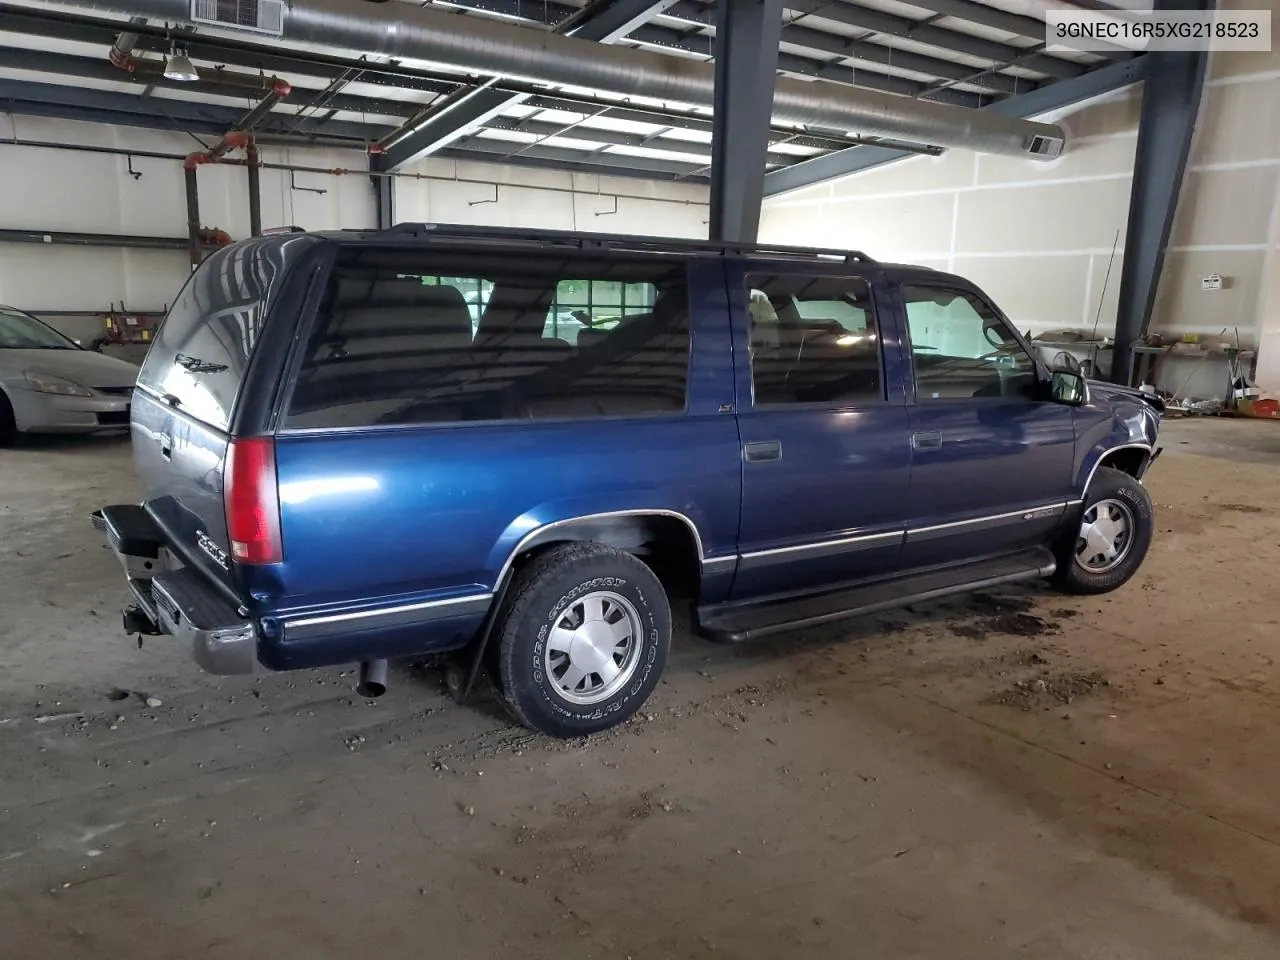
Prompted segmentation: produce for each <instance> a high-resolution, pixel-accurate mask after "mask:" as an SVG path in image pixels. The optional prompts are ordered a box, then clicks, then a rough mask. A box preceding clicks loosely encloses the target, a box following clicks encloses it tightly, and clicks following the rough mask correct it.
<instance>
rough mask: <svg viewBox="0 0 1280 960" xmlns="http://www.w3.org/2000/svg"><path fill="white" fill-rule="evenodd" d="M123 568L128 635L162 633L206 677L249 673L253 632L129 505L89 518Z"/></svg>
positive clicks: (254, 663) (254, 658) (253, 663)
mask: <svg viewBox="0 0 1280 960" xmlns="http://www.w3.org/2000/svg"><path fill="white" fill-rule="evenodd" d="M93 525H94V526H95V527H97V528H98V529H100V530H102V531H103V532H104V533H105V534H106V537H107V543H109V544H110V545H111V549H112V551H113V552H114V553H115V555H116V556H117V557H118V558H119V560H120V563H121V564H122V565H123V567H124V571H125V577H126V579H127V581H128V584H129V590H130V592H131V593H132V594H133V599H134V604H133V606H132V607H130V608H129V609H127V610H126V611H125V614H124V624H125V629H126V630H127V631H129V632H141V633H149V634H153V635H159V634H168V635H169V636H172V637H173V638H174V639H175V640H177V641H178V643H179V644H181V645H182V647H183V648H184V649H185V650H186V651H187V653H188V654H189V655H190V656H191V659H193V660H194V661H195V662H196V663H197V664H198V665H199V666H200V667H201V668H202V669H204V670H206V671H208V672H209V673H217V674H237V673H253V672H254V671H255V670H256V669H257V667H258V630H257V625H256V623H255V622H254V621H253V620H250V619H249V618H247V617H244V616H242V615H241V614H240V612H239V610H237V609H236V607H235V606H234V605H232V604H231V603H230V602H228V601H227V599H226V598H225V597H224V596H223V595H222V594H221V593H220V592H218V591H217V590H215V589H214V588H213V587H211V586H210V585H209V584H208V582H207V581H205V579H204V578H203V577H202V576H201V575H200V574H199V572H197V571H196V570H193V569H191V568H190V567H184V566H182V565H181V563H180V562H179V561H178V560H177V558H175V557H174V556H173V554H172V553H170V552H169V551H168V550H167V549H166V547H165V543H164V535H163V533H162V532H161V531H160V529H159V528H158V527H157V526H156V525H155V523H154V521H152V519H151V518H150V517H149V516H148V515H147V513H146V511H145V510H143V509H142V508H141V507H139V506H137V505H134V504H123V505H119V506H112V507H104V508H103V509H102V510H100V511H98V512H97V513H96V514H94V515H93Z"/></svg>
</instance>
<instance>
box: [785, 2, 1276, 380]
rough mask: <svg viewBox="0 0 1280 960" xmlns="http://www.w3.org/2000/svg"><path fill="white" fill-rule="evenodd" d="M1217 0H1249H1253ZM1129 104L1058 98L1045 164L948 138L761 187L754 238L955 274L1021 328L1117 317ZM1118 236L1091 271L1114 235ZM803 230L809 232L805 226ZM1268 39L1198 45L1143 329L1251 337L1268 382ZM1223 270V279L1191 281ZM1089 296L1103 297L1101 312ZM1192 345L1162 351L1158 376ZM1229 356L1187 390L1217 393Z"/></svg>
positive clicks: (1271, 243)
mask: <svg viewBox="0 0 1280 960" xmlns="http://www.w3.org/2000/svg"><path fill="white" fill-rule="evenodd" d="M1229 5H1234V6H1240V5H1244V6H1248V5H1249V0H1230V3H1229ZM1139 108H1140V100H1139V99H1138V91H1137V89H1136V88H1130V89H1129V90H1127V91H1118V92H1116V93H1115V94H1112V95H1110V96H1108V97H1104V98H1100V99H1099V100H1096V101H1093V102H1092V103H1089V104H1085V105H1079V106H1077V107H1074V108H1072V109H1071V110H1069V111H1067V112H1066V115H1065V117H1064V118H1063V119H1064V122H1065V123H1066V125H1067V127H1068V129H1069V131H1070V132H1071V134H1072V137H1071V141H1070V144H1069V149H1068V151H1067V153H1066V154H1065V155H1064V156H1063V157H1061V158H1060V159H1058V160H1055V161H1052V162H1049V163H1036V162H1033V161H1028V160H1020V159H1016V158H1005V157H993V156H977V155H975V154H972V153H965V152H962V151H954V150H953V151H950V152H948V153H947V154H945V155H943V156H942V157H939V158H913V159H910V160H905V161H901V162H899V163H895V164H892V165H890V166H887V167H882V168H879V169H873V170H870V171H867V172H865V173H862V174H855V175H853V176H850V177H847V178H844V179H843V180H837V181H833V182H830V183H825V184H821V185H817V186H814V187H810V188H807V189H806V190H802V191H796V192H794V193H792V194H788V195H784V196H781V197H778V198H775V199H773V200H769V201H766V204H765V215H764V218H763V226H762V234H761V235H762V238H763V239H767V240H772V241H786V242H820V243H823V244H824V245H830V246H853V247H859V248H862V249H865V250H866V252H867V253H869V254H871V255H872V256H875V257H879V258H882V259H894V260H906V261H909V262H917V263H923V264H925V265H926V266H933V267H937V268H940V269H947V270H951V271H954V272H956V273H960V274H963V275H965V276H967V277H969V278H971V279H972V280H974V281H975V282H977V283H978V284H980V285H981V286H982V287H984V288H985V289H986V290H987V292H988V293H990V295H991V296H992V297H993V298H994V299H995V300H996V301H997V302H998V303H999V304H1000V305H1001V306H1002V307H1003V308H1004V309H1005V311H1006V312H1007V313H1009V315H1010V316H1011V317H1012V318H1013V319H1014V320H1015V321H1016V322H1017V323H1018V325H1019V326H1020V327H1022V328H1023V329H1030V330H1032V331H1035V332H1040V331H1044V330H1047V329H1060V328H1076V329H1083V330H1085V331H1088V330H1090V329H1091V328H1092V327H1093V323H1094V318H1095V317H1099V316H1100V320H1099V322H1098V331H1099V332H1100V333H1103V334H1107V335H1110V334H1112V333H1114V330H1115V315H1116V304H1117V299H1118V294H1119V282H1118V280H1119V272H1120V267H1121V265H1122V263H1123V258H1124V232H1123V231H1124V229H1125V222H1126V218H1127V215H1128V205H1129V192H1130V187H1131V182H1132V171H1133V153H1134V148H1135V146H1136V143H1137V123H1138V115H1139ZM1117 232H1119V246H1118V248H1117V252H1116V256H1115V260H1114V262H1113V263H1112V265H1111V278H1110V281H1109V282H1107V283H1106V292H1105V295H1104V293H1103V284H1104V281H1105V277H1106V270H1107V265H1108V262H1109V261H1111V247H1112V244H1113V243H1114V242H1115V239H1116V236H1117ZM806 238H808V239H807V240H806ZM1278 255H1280V50H1277V51H1276V52H1272V53H1231V54H1217V55H1214V56H1213V57H1212V58H1211V60H1210V65H1209V77H1208V79H1207V82H1206V90H1205V96H1204V100H1203V102H1202V104H1201V109H1200V114H1199V117H1198V123H1197V130H1196V136H1195V141H1194V143H1193V149H1192V154H1191V158H1190V161H1189V165H1188V170H1187V175H1186V179H1185V181H1184V184H1183V188H1182V195H1181V197H1180V200H1179V206H1178V214H1177V218H1176V220H1175V222H1174V227H1173V234H1172V236H1171V238H1170V243H1169V247H1168V250H1167V252H1166V257H1165V263H1164V269H1163V272H1162V273H1161V276H1160V280H1159V287H1158V290H1157V299H1156V304H1155V310H1154V313H1153V317H1152V323H1151V329H1152V332H1155V333H1163V334H1168V335H1172V336H1181V335H1184V334H1189V333H1196V334H1201V335H1207V336H1209V337H1211V338H1217V337H1218V336H1219V335H1220V334H1221V331H1222V329H1223V328H1224V327H1225V328H1227V330H1228V334H1227V336H1228V338H1233V337H1234V332H1235V330H1236V329H1237V328H1238V330H1239V334H1240V340H1241V342H1242V344H1244V345H1245V346H1258V347H1259V358H1258V379H1259V381H1260V382H1261V383H1262V384H1263V385H1265V386H1269V387H1270V388H1271V389H1273V390H1280V278H1277V277H1276V275H1275V274H1276V269H1277V267H1280V258H1278ZM1215 273H1216V274H1219V275H1221V276H1222V277H1223V278H1224V280H1225V283H1224V287H1223V289H1221V290H1217V291H1205V290H1202V289H1201V280H1202V278H1204V277H1206V276H1209V275H1210V274H1215ZM1099 310H1100V311H1101V312H1100V314H1099ZM1196 362H1197V360H1196V358H1190V359H1185V360H1184V359H1181V358H1176V357H1174V358H1170V360H1169V361H1166V362H1165V363H1164V366H1163V367H1162V371H1163V373H1162V375H1161V377H1160V380H1159V382H1160V385H1161V386H1162V387H1165V388H1166V389H1173V388H1175V387H1177V386H1179V385H1180V384H1182V383H1184V381H1185V380H1186V377H1187V374H1188V372H1190V371H1189V365H1191V364H1195V363H1196ZM1225 370H1226V368H1225V362H1224V361H1218V360H1212V361H1205V364H1204V365H1203V366H1202V367H1201V368H1199V369H1198V370H1196V371H1194V372H1193V373H1192V377H1193V379H1192V380H1191V381H1190V382H1187V385H1186V388H1185V394H1184V395H1186V394H1190V395H1194V396H1214V395H1221V394H1224V393H1225V390H1226V372H1225Z"/></svg>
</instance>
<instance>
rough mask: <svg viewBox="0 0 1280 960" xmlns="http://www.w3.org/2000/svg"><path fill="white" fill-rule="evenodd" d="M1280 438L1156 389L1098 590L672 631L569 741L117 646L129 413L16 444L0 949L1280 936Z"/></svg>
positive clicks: (144, 951)
mask: <svg viewBox="0 0 1280 960" xmlns="http://www.w3.org/2000/svg"><path fill="white" fill-rule="evenodd" d="M1277 440H1280V425H1277V424H1270V423H1250V424H1246V425H1244V427H1241V426H1240V425H1239V424H1230V425H1222V424H1221V423H1220V422H1208V421H1200V422H1195V423H1173V424H1170V425H1169V426H1168V428H1167V430H1166V433H1165V440H1164V442H1165V444H1166V446H1167V450H1166V453H1165V455H1164V457H1163V458H1162V459H1161V460H1160V462H1159V463H1158V464H1157V466H1156V467H1155V468H1154V470H1153V472H1152V473H1151V474H1150V475H1149V476H1148V487H1149V489H1150V491H1151V493H1152V496H1153V497H1154V499H1155V501H1156V505H1157V515H1158V518H1159V531H1158V533H1157V536H1156V542H1155V545H1154V547H1153V549H1152V552H1151V554H1150V556H1149V558H1148V560H1147V563H1146V565H1145V566H1144V567H1143V569H1142V571H1141V572H1140V574H1139V575H1138V577H1137V578H1136V579H1135V580H1134V581H1133V582H1131V583H1130V584H1129V585H1128V586H1126V587H1125V588H1124V589H1122V590H1121V591H1119V592H1117V593H1114V594H1111V595H1109V596H1106V597H1099V598H1089V599H1080V598H1068V597H1063V596H1060V595H1057V594H1054V593H1051V592H1049V591H1048V590H1042V589H1028V590H997V591H992V592H988V593H984V594H979V595H976V596H972V597H966V598H961V599H955V600H950V601H946V602H942V603H934V604H929V605H923V606H918V607H913V608H910V609H907V610H900V611H893V612H890V613H886V614H883V615H881V616H878V617H873V618H867V619H864V620H860V621H856V622H854V623H852V624H844V625H839V626H832V627H827V628H823V629H821V630H814V631H809V632H807V633H803V634H800V635H796V636H790V637H780V638H777V639H775V640H772V641H769V642H764V643H759V644H755V645H750V646H743V647H725V646H716V645H712V644H709V643H706V642H705V641H702V640H698V639H695V638H692V637H690V636H688V635H687V634H686V635H681V636H679V637H677V640H676V643H675V648H674V650H673V656H672V661H671V663H670V665H669V667H668V670H667V675H666V677H665V679H664V682H663V684H662V685H661V686H660V687H659V690H658V692H657V693H656V694H655V695H654V697H653V699H652V700H651V701H650V703H649V704H648V705H647V706H646V707H645V710H644V712H643V713H642V714H640V715H639V716H637V717H636V718H634V719H633V720H631V721H630V722H628V723H627V724H625V725H624V726H623V727H621V728H619V729H617V730H615V731H613V732H611V733H610V734H607V735H604V736H601V737H597V738H594V739H591V740H588V741H584V742H573V743H562V742H553V741H548V740H546V739H544V738H541V737H539V736H536V735H533V734H530V733H529V732H527V731H525V730H522V729H520V728H518V727H515V726H513V725H512V724H511V722H510V721H509V720H508V718H507V717H506V716H505V715H504V714H503V713H502V711H501V710H500V709H499V707H498V706H497V704H496V702H495V701H494V699H493V698H492V696H491V695H489V694H488V692H487V691H482V692H481V695H480V696H479V697H478V699H477V702H476V703H475V704H473V705H471V706H467V707H457V706H455V705H453V704H452V702H451V701H450V700H449V699H448V697H447V696H446V695H445V693H444V689H443V680H442V675H441V670H440V668H439V665H438V664H434V663H430V662H422V663H410V664H401V665H398V666H395V667H393V676H392V683H391V687H390V692H389V693H388V694H387V695H386V696H385V697H383V698H382V699H380V700H377V701H365V700H362V699H360V698H358V697H356V696H355V694H354V693H353V691H352V684H353V682H354V676H353V673H352V671H351V670H349V669H348V670H342V669H332V670H324V671H313V672H305V673H297V674H288V675H267V676H262V677H257V678H252V677H251V678H215V677H209V676H205V675H202V674H200V673H198V672H197V671H196V670H195V668H194V667H193V666H191V665H190V664H189V663H188V662H187V661H186V660H185V659H184V657H183V656H182V655H181V653H180V652H179V651H177V650H176V649H175V648H174V647H173V645H172V644H170V643H166V642H164V641H163V640H148V641H147V642H146V643H145V644H144V645H143V646H142V648H141V649H139V648H138V647H137V645H136V644H134V643H133V642H132V641H130V640H129V639H128V638H125V637H124V636H122V635H121V633H120V632H119V620H118V610H119V607H120V604H121V602H122V600H123V593H124V591H123V580H122V576H121V574H120V571H119V569H118V567H117V565H116V564H115V561H114V559H113V558H112V557H111V556H110V554H109V553H108V552H107V551H106V550H104V548H103V546H102V543H101V540H100V538H99V536H98V535H97V534H95V533H94V532H93V531H92V530H91V529H90V528H89V526H88V523H87V519H86V517H87V514H88V512H89V510H91V509H93V508H95V507H97V506H99V505H101V504H102V503H104V502H113V501H114V502H119V501H127V500H129V499H131V498H132V497H133V496H134V495H135V491H134V489H133V485H132V483H133V482H132V478H131V474H130V470H129V459H128V449H127V445H126V444H125V443H124V442H120V441H110V440H108V441H102V440H98V441H91V442H90V441H62V442H58V443H52V442H46V443H39V444H29V445H27V446H25V447H23V448H21V449H18V450H15V451H5V452H3V454H0V460H2V462H3V469H2V470H0V534H2V536H0V569H2V570H3V577H0V608H2V609H3V611H4V617H3V620H2V621H0V931H2V932H3V933H2V936H3V940H2V941H0V942H2V943H3V946H0V956H3V957H4V958H5V960H10V958H12V960H26V958H33V960H35V958H40V960H49V958H62V957H67V958H81V957H84V958H99V957H116V956H120V957H126V956H127V957H129V958H130V960H150V958H186V957H192V958H194V957H200V958H224V957H226V958H232V957H234V958H236V960H246V958H258V957H263V958H266V957H272V958H279V957H300V958H301V957H305V958H326V957H338V956H346V955H350V954H352V953H353V952H356V951H358V952H359V954H360V955H368V954H373V953H377V954H379V955H382V956H388V957H418V956H424V955H431V956H437V955H438V956H448V957H457V958H471V957H476V958H480V957H484V958H488V957H500V956H518V957H521V958H541V957H547V958H555V960H574V958H588V957H590V958H604V957H616V958H619V960H621V958H626V957H631V958H636V960H640V958H650V957H652V958H680V957H715V956H724V957H752V958H754V957H761V958H790V957H797V958H798V957H810V956H823V955H827V956H833V955H840V956H845V955H849V954H850V949H851V946H852V947H853V949H854V950H855V951H856V954H857V955H858V956H860V957H869V958H878V957H885V958H899V957H905V956H911V957H927V958H933V957H937V958H946V960H958V958H974V960H978V958H982V960H989V958H997V957H1035V958H1059V957H1061V958H1068V957H1090V958H1092V957H1123V958H1126V960H1129V958H1160V960H1170V958H1184V957H1185V958H1196V960H1200V958H1204V957H1210V956H1213V957H1232V958H1246V957H1247V958H1253V957H1276V956H1280V806H1278V805H1277V804H1276V802H1275V797H1276V796H1277V795H1280V764H1277V763H1276V760H1275V758H1276V756H1277V755H1280V695H1278V694H1277V692H1276V691H1277V690H1278V689H1280V666H1278V665H1277V657H1280V630H1278V629H1277V621H1278V620H1280V602H1278V601H1280V584H1278V582H1277V576H1278V574H1277V570H1280V486H1278V485H1277V482H1276V477H1277V476H1278V474H1277V473H1276V470H1275V464H1276V463H1278V462H1280V455H1278V452H1280V444H1277ZM1191 451H1204V452H1205V453H1208V454H1210V455H1209V456H1205V455H1200V454H1198V453H1195V452H1191Z"/></svg>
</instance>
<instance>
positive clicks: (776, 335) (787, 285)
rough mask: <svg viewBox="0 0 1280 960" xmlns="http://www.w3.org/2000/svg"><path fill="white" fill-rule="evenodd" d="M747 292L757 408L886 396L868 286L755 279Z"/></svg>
mask: <svg viewBox="0 0 1280 960" xmlns="http://www.w3.org/2000/svg"><path fill="white" fill-rule="evenodd" d="M747 295H748V302H747V309H748V312H749V313H750V317H751V381H752V388H753V390H754V395H755V403H756V405H757V406H760V405H775V404H794V403H822V404H839V405H844V404H860V403H867V402H874V401H877V400H883V399H884V379H883V377H882V376H881V364H880V338H879V336H878V335H877V331H876V321H875V314H874V312H873V310H872V308H871V293H870V289H869V288H868V286H867V283H866V281H864V280H860V279H857V278H853V277H831V276H813V275H809V274H804V273H785V274H751V275H749V276H748V277H747Z"/></svg>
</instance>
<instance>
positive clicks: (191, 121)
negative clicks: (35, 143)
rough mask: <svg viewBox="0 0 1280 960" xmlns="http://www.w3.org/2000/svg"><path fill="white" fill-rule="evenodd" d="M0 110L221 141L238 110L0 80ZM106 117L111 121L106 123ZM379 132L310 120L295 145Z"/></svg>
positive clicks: (356, 139)
mask: <svg viewBox="0 0 1280 960" xmlns="http://www.w3.org/2000/svg"><path fill="white" fill-rule="evenodd" d="M0 111H3V112H7V113H15V114H20V115H25V116H37V117H56V118H60V119H64V120H83V121H85V122H87V123H119V124H122V125H124V126H133V127H146V128H149V129H152V130H173V131H177V132H180V133H185V132H188V131H189V132H192V133H205V134H213V135H216V136H219V137H220V136H222V134H224V133H226V132H227V131H228V130H232V129H234V128H235V125H236V123H237V122H238V121H239V120H240V119H241V117H242V115H243V113H244V111H242V110H240V109H238V108H236V107H224V106H214V105H212V104H206V103H193V102H191V101H189V100H170V99H166V98H164V97H156V96H150V97H142V96H136V95H134V94H132V93H118V92H116V91H111V90H88V89H84V88H82V87H71V86H66V85H63V84H57V83H33V82H29V81H25V80H4V79H0ZM107 117H110V118H111V119H107ZM385 130H386V128H385V127H378V126H373V125H371V124H363V123H339V122H330V123H326V124H325V125H324V129H323V131H321V130H319V129H317V125H316V124H315V122H314V121H311V120H304V121H303V122H302V123H301V124H299V126H298V129H297V138H298V140H299V141H301V140H303V139H305V138H307V137H308V136H309V135H310V134H319V133H323V134H324V136H325V137H327V138H345V139H347V140H349V141H351V145H352V146H353V147H358V146H360V145H361V144H362V143H364V142H368V141H369V140H371V139H374V138H376V137H377V136H378V135H379V134H380V133H381V132H383V131H385Z"/></svg>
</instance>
